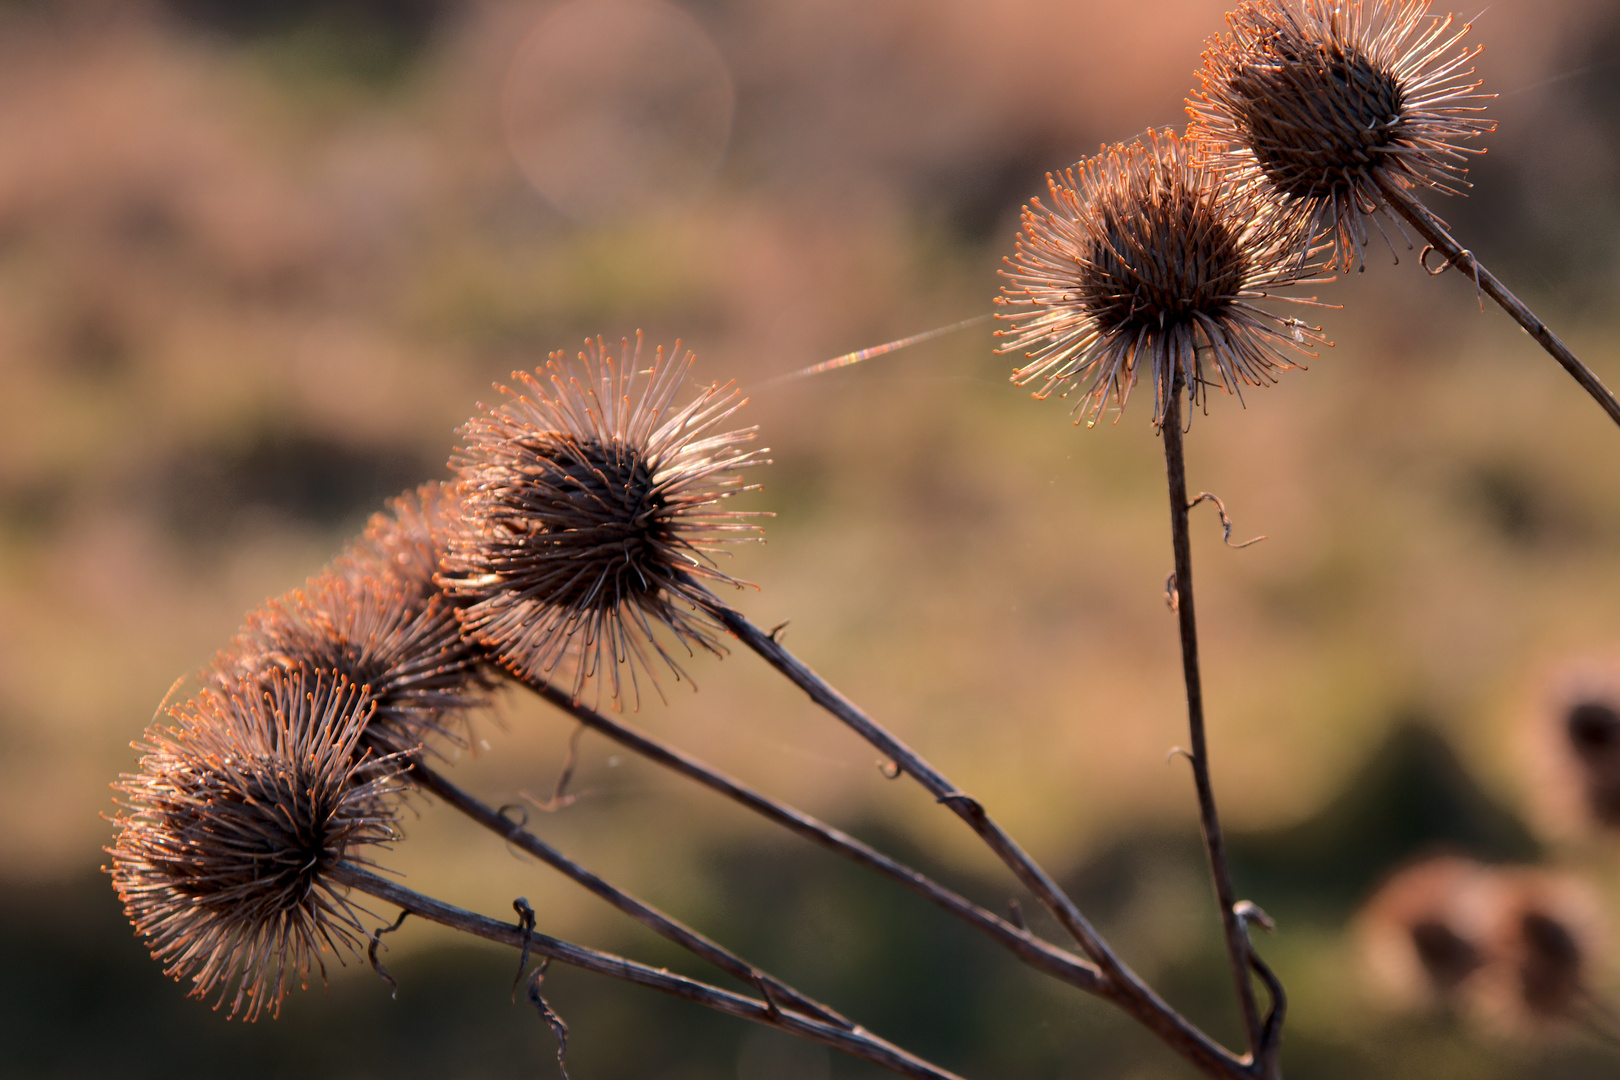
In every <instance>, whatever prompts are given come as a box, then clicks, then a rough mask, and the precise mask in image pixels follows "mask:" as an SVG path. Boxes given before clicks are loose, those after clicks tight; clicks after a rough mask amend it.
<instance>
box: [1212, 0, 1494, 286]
mask: <svg viewBox="0 0 1620 1080" xmlns="http://www.w3.org/2000/svg"><path fill="white" fill-rule="evenodd" d="M1429 3H1430V0H1367V2H1363V0H1304V3H1303V6H1302V7H1298V8H1296V7H1295V6H1294V4H1293V3H1292V2H1291V0H1250V2H1248V3H1245V4H1243V5H1241V6H1240V7H1239V8H1238V9H1237V10H1236V11H1235V12H1233V13H1232V14H1230V15H1228V16H1227V23H1228V24H1229V25H1230V27H1231V32H1230V33H1229V34H1226V35H1224V36H1221V37H1217V38H1213V39H1211V40H1210V42H1209V44H1208V47H1207V49H1206V50H1205V53H1204V65H1203V68H1202V70H1201V71H1200V72H1199V78H1200V80H1201V82H1202V83H1203V88H1202V92H1201V93H1200V94H1198V95H1196V96H1194V97H1193V98H1192V99H1190V100H1189V101H1188V103H1187V111H1188V113H1189V114H1190V115H1191V117H1192V125H1191V127H1190V128H1189V130H1188V137H1189V138H1191V139H1194V140H1196V141H1199V142H1200V143H1202V144H1203V146H1202V149H1203V150H1204V151H1206V152H1208V153H1210V154H1212V155H1213V156H1214V157H1215V158H1216V160H1218V161H1219V162H1220V163H1221V164H1223V165H1225V166H1226V167H1229V168H1233V169H1236V170H1237V171H1238V173H1239V175H1240V176H1244V177H1258V178H1261V179H1263V180H1264V181H1265V182H1266V183H1268V184H1270V185H1271V186H1272V187H1273V188H1274V189H1275V191H1276V192H1277V195H1278V197H1279V198H1280V201H1281V203H1282V205H1283V206H1284V207H1285V208H1286V210H1287V211H1288V212H1289V213H1290V214H1292V215H1294V216H1296V217H1297V219H1298V220H1299V221H1300V223H1301V225H1302V228H1303V231H1304V233H1305V235H1307V236H1309V235H1313V234H1316V233H1317V232H1318V231H1321V232H1325V233H1327V234H1328V236H1329V237H1330V238H1331V240H1332V243H1333V247H1334V252H1333V256H1332V258H1331V259H1330V262H1334V261H1336V262H1338V263H1339V265H1341V266H1342V267H1343V268H1344V269H1346V270H1348V269H1350V267H1351V266H1353V265H1357V264H1359V262H1360V259H1361V250H1362V248H1364V247H1365V246H1366V242H1367V237H1368V231H1367V224H1368V221H1369V220H1374V223H1375V224H1376V221H1375V219H1373V215H1375V214H1377V213H1378V211H1379V209H1380V208H1381V207H1382V206H1383V205H1384V203H1385V196H1384V195H1383V194H1382V193H1381V192H1380V190H1379V184H1380V182H1383V183H1387V184H1390V185H1392V186H1394V187H1397V188H1399V189H1402V190H1413V189H1423V188H1432V189H1435V190H1438V191H1442V192H1445V193H1447V194H1458V193H1460V191H1461V190H1462V189H1463V188H1466V187H1467V186H1468V185H1467V182H1466V181H1465V180H1464V175H1465V174H1466V173H1467V171H1468V170H1467V168H1466V161H1467V155H1469V154H1473V153H1482V152H1483V151H1481V150H1479V149H1477V148H1473V147H1469V146H1467V145H1465V144H1466V141H1467V140H1469V139H1472V138H1475V137H1477V136H1479V135H1482V134H1484V133H1487V132H1490V131H1492V130H1494V129H1495V127H1496V125H1495V123H1494V122H1493V121H1490V120H1487V119H1484V118H1482V117H1481V116H1479V113H1481V112H1482V111H1483V108H1484V107H1483V104H1482V103H1483V102H1484V101H1486V100H1488V98H1489V96H1490V95H1483V94H1478V93H1475V91H1476V90H1477V89H1478V88H1479V85H1480V84H1479V81H1478V80H1476V79H1474V78H1473V74H1474V69H1473V68H1472V67H1468V66H1467V65H1468V64H1469V63H1470V62H1471V61H1472V60H1473V58H1474V57H1475V56H1477V55H1478V52H1479V50H1478V49H1477V48H1475V49H1467V48H1462V47H1460V46H1459V41H1460V39H1461V38H1462V37H1463V35H1464V34H1466V33H1467V31H1468V25H1467V24H1466V23H1464V24H1462V25H1460V26H1459V25H1457V24H1456V23H1455V22H1454V20H1453V17H1452V16H1450V15H1447V16H1445V17H1443V18H1441V17H1436V16H1431V15H1430V14H1429Z"/></svg>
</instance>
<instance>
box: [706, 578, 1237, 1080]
mask: <svg viewBox="0 0 1620 1080" xmlns="http://www.w3.org/2000/svg"><path fill="white" fill-rule="evenodd" d="M708 607H709V610H710V611H711V613H712V614H713V615H714V616H715V617H716V618H717V619H719V620H720V622H721V623H722V625H724V626H725V627H726V629H728V630H730V631H731V632H732V633H733V634H735V635H736V636H737V638H738V639H739V640H740V641H742V642H743V643H744V644H746V645H747V646H748V647H749V648H750V649H753V650H754V652H756V653H758V654H759V656H760V657H761V658H762V659H764V660H765V661H766V663H768V664H770V665H771V666H772V667H774V668H775V669H776V670H777V671H778V672H780V673H781V674H782V675H784V676H786V677H787V679H788V680H789V681H790V682H792V683H793V684H794V685H796V686H798V687H799V689H801V690H803V691H804V692H805V693H806V694H808V695H809V696H810V699H811V700H812V701H814V702H815V703H816V704H817V705H820V706H821V707H822V708H823V709H825V710H826V711H827V712H829V713H831V714H832V715H833V716H835V717H837V718H838V719H839V720H842V721H843V722H844V723H845V724H846V725H848V726H849V727H850V728H852V729H854V731H855V732H856V733H857V734H859V735H860V736H861V737H862V738H864V739H865V740H866V741H867V742H868V743H870V744H871V745H872V746H874V747H875V748H877V750H878V751H879V752H880V753H882V754H883V755H884V756H886V757H887V758H888V759H889V760H890V761H892V762H894V764H895V765H896V767H898V768H899V770H900V771H901V772H904V773H906V774H908V775H909V776H911V777H912V778H913V779H915V780H916V781H917V782H918V783H920V784H921V785H922V786H923V788H924V789H925V790H926V791H927V792H928V793H929V794H930V795H932V796H934V799H935V801H936V802H940V803H943V804H944V805H945V806H947V807H949V808H950V810H951V811H952V812H953V813H955V814H956V816H957V817H959V818H961V819H962V820H963V821H964V822H966V823H967V825H968V827H969V828H971V829H972V830H973V831H974V833H976V834H977V835H978V836H979V838H980V839H981V840H983V841H984V842H985V844H986V845H987V846H988V847H989V848H990V850H992V851H993V852H995V853H996V855H997V857H998V858H1000V859H1001V861H1002V862H1003V863H1004V864H1005V865H1006V866H1007V868H1008V869H1009V870H1011V871H1012V872H1013V874H1014V876H1016V877H1017V878H1018V880H1019V881H1021V882H1023V884H1024V886H1025V888H1027V889H1029V890H1030V892H1032V893H1034V894H1035V897H1036V898H1037V899H1039V900H1040V902H1041V903H1042V905H1044V906H1045V907H1046V909H1047V910H1048V911H1050V912H1051V913H1052V915H1053V917H1054V918H1056V919H1057V920H1058V922H1059V923H1060V924H1061V925H1062V926H1063V928H1064V930H1065V931H1067V932H1068V934H1069V935H1070V936H1071V937H1073V938H1074V940H1075V942H1076V943H1077V944H1079V946H1080V948H1081V949H1082V950H1083V951H1084V952H1085V954H1086V955H1087V956H1089V957H1090V958H1091V959H1092V960H1093V961H1095V962H1096V964H1097V966H1098V968H1099V969H1101V973H1102V978H1103V982H1104V988H1103V990H1102V991H1101V992H1102V993H1103V994H1104V996H1106V997H1108V998H1109V999H1110V1000H1111V1001H1113V1002H1114V1003H1115V1004H1117V1005H1119V1007H1120V1008H1122V1009H1124V1010H1125V1011H1126V1012H1128V1013H1130V1014H1131V1015H1132V1016H1134V1017H1136V1019H1137V1020H1139V1021H1141V1022H1142V1023H1143V1024H1144V1025H1145V1026H1146V1027H1148V1028H1149V1030H1151V1031H1153V1032H1154V1033H1155V1034H1156V1035H1158V1036H1159V1038H1160V1039H1162V1040H1164V1041H1165V1042H1166V1043H1167V1044H1168V1045H1170V1046H1171V1047H1172V1048H1174V1049H1175V1050H1177V1051H1178V1052H1179V1053H1181V1054H1182V1055H1183V1056H1185V1057H1186V1058H1187V1059H1188V1060H1190V1061H1192V1062H1193V1063H1194V1064H1196V1065H1198V1066H1199V1067H1200V1068H1202V1069H1203V1070H1204V1071H1205V1072H1206V1073H1208V1074H1209V1075H1212V1076H1246V1075H1250V1073H1249V1069H1248V1066H1247V1064H1246V1063H1245V1062H1243V1061H1242V1060H1240V1059H1238V1058H1236V1057H1234V1056H1233V1055H1232V1054H1231V1052H1230V1051H1228V1050H1226V1049H1225V1048H1224V1047H1222V1046H1221V1045H1220V1044H1218V1043H1216V1042H1214V1041H1213V1040H1212V1039H1210V1038H1209V1036H1207V1035H1205V1034H1204V1033H1203V1032H1202V1031H1199V1030H1198V1029H1197V1028H1196V1027H1194V1026H1193V1025H1192V1024H1190V1023H1188V1022H1187V1020H1186V1018H1184V1017H1183V1016H1181V1014H1180V1013H1178V1012H1176V1011H1175V1010H1174V1009H1172V1008H1171V1007H1170V1006H1169V1005H1168V1004H1166V1003H1165V1001H1164V1000H1163V999H1162V998H1160V997H1159V996H1158V994H1156V993H1155V992H1154V991H1153V990H1152V988H1151V987H1149V986H1148V985H1147V984H1146V983H1144V982H1143V981H1142V980H1141V978H1140V977H1139V976H1138V975H1137V974H1136V973H1135V972H1134V971H1132V970H1131V969H1130V968H1129V967H1127V966H1126V965H1125V964H1124V963H1123V962H1122V961H1121V960H1120V959H1119V958H1118V957H1117V956H1115V955H1114V952H1113V950H1112V949H1111V948H1110V947H1109V946H1108V943H1107V942H1106V941H1104V940H1103V938H1102V936H1101V935H1100V934H1098V933H1097V931H1096V929H1095V928H1094V927H1092V925H1091V923H1090V921H1089V920H1087V919H1086V917H1085V916H1084V915H1082V914H1081V913H1080V909H1079V908H1078V907H1076V906H1075V903H1074V901H1073V900H1071V899H1070V898H1069V897H1068V895H1067V894H1065V893H1064V892H1063V890H1062V888H1060V887H1059V886H1058V884H1057V882H1056V881H1054V880H1053V879H1052V877H1051V875H1049V874H1048V873H1047V872H1046V871H1045V870H1044V869H1042V868H1041V867H1040V865H1039V864H1038V863H1036V862H1035V860H1034V859H1032V858H1031V857H1030V856H1029V854H1028V853H1027V852H1026V851H1024V849H1023V848H1021V847H1019V846H1018V844H1017V842H1016V841H1014V840H1013V838H1012V837H1011V836H1009V835H1007V833H1006V831H1005V830H1003V829H1002V828H1001V826H1000V825H998V824H997V823H996V822H995V820H994V819H993V818H991V817H990V815H989V814H988V813H987V812H986V811H985V809H984V807H983V806H982V805H981V804H980V803H979V801H978V800H977V799H975V798H973V797H972V796H970V795H967V794H964V793H963V792H961V791H959V790H957V788H956V786H955V785H953V784H952V783H951V782H950V781H949V780H947V779H946V778H945V777H944V776H943V775H941V774H940V773H939V771H938V770H936V769H935V768H934V767H933V766H932V765H930V764H928V762H926V761H924V760H923V759H922V758H921V757H920V756H918V754H917V753H916V752H915V751H913V750H912V749H911V748H910V747H908V746H906V745H905V744H904V743H902V742H901V741H900V740H899V739H897V738H895V737H894V736H893V735H891V734H889V732H887V731H885V730H884V729H883V728H882V727H880V726H878V724H876V723H875V722H874V721H873V720H872V719H871V718H870V717H868V716H867V715H866V714H865V713H863V712H861V710H860V709H858V708H856V707H855V705H854V704H853V703H852V702H850V701H849V699H848V698H846V697H844V696H843V695H842V694H840V693H839V692H838V691H837V690H835V689H833V688H832V687H831V686H830V685H828V684H827V683H826V682H825V681H824V680H823V679H822V678H821V677H820V676H819V675H817V674H816V673H815V672H814V671H812V670H810V668H808V667H806V666H805V665H804V664H803V663H801V662H800V661H799V660H798V658H797V657H795V656H794V655H793V654H792V653H790V652H788V651H787V650H786V649H784V648H783V647H782V645H781V643H780V642H778V641H777V640H776V639H775V638H774V637H772V636H771V635H770V634H768V633H766V632H765V631H763V630H761V629H760V628H759V627H757V626H755V625H754V624H753V623H752V622H750V621H749V619H748V617H747V616H745V615H743V614H742V613H741V612H739V611H736V610H735V609H733V608H731V607H728V606H727V605H726V604H725V603H723V602H722V601H721V600H719V599H718V598H716V597H713V596H711V597H710V598H709V601H708Z"/></svg>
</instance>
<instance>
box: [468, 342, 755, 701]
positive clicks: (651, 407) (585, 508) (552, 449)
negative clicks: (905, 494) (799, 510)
mask: <svg viewBox="0 0 1620 1080" xmlns="http://www.w3.org/2000/svg"><path fill="white" fill-rule="evenodd" d="M642 362H643V361H642V359H641V338H640V335H637V338H636V345H635V348H634V352H632V351H631V347H630V345H629V343H628V342H625V343H624V346H623V348H622V350H621V355H620V357H619V359H618V360H617V361H615V360H614V359H613V358H612V357H611V356H609V355H608V354H607V353H606V351H605V350H604V349H603V347H602V344H601V342H600V341H597V342H595V343H590V342H587V343H586V350H585V352H582V353H580V354H579V358H578V361H577V363H570V362H568V360H567V359H566V357H565V356H564V354H562V353H554V354H552V356H551V359H550V360H549V362H548V363H547V364H546V365H545V366H544V367H542V368H540V369H538V370H537V371H536V372H535V373H534V375H530V374H528V373H527V372H518V373H514V374H513V378H514V379H515V380H517V381H518V384H519V385H518V387H517V389H515V390H512V389H507V388H505V387H501V388H500V390H501V393H502V394H503V395H505V400H504V401H503V402H502V403H500V404H498V405H496V406H494V407H485V411H484V412H483V414H482V415H479V416H476V417H474V418H473V419H472V420H470V421H468V423H467V425H466V426H465V427H463V428H462V436H463V438H464V439H465V446H464V447H463V449H462V450H461V451H460V453H459V455H458V456H457V457H456V458H455V459H454V460H453V461H452V462H451V464H452V465H453V466H454V467H455V469H456V470H457V472H458V473H459V475H460V478H461V482H462V490H463V493H464V501H463V507H462V508H463V515H462V518H461V520H460V521H459V522H458V524H457V526H456V528H454V529H453V530H452V531H451V534H450V540H449V549H448V552H447V553H446V555H445V559H444V564H443V573H442V574H441V575H440V578H439V580H440V583H441V584H442V585H443V586H444V588H445V590H446V591H447V592H448V593H449V594H450V595H451V596H452V597H454V598H455V599H456V601H457V603H458V605H460V606H459V608H458V614H459V616H460V617H461V620H462V626H463V629H464V630H465V632H466V633H467V634H468V635H469V636H470V637H473V638H474V639H476V640H477V641H479V642H482V643H483V644H484V645H486V646H487V647H488V648H489V649H490V650H491V651H492V652H494V653H495V654H496V655H497V656H498V657H499V659H500V660H501V662H502V663H504V664H506V665H507V666H509V667H510V668H511V669H512V670H513V671H514V672H515V673H516V674H518V675H519V676H520V677H523V678H529V679H545V678H550V677H551V676H552V675H553V673H554V672H555V671H556V670H557V669H558V668H559V667H561V668H562V669H563V670H564V672H565V676H564V677H565V678H567V679H569V680H571V682H572V691H573V694H574V696H575V698H578V697H579V696H580V695H581V694H582V693H583V691H584V687H585V684H586V682H587V681H590V680H595V685H596V687H597V693H598V694H600V692H601V687H602V684H603V682H606V683H607V685H608V687H609V688H610V691H611V697H612V700H613V702H614V704H615V705H616V706H617V705H618V704H619V702H620V701H621V699H622V691H623V686H622V684H621V676H620V671H619V668H620V666H621V665H623V666H625V667H626V668H628V669H629V685H630V689H631V691H632V694H633V695H635V696H636V698H637V700H639V683H638V676H637V671H638V669H639V670H640V671H642V672H645V673H647V674H648V675H649V676H650V677H651V678H652V680H653V683H654V686H655V687H656V686H657V678H656V672H655V671H654V670H653V667H652V659H653V657H652V654H654V653H656V654H657V656H658V657H659V658H661V659H662V661H663V663H664V664H666V665H667V666H668V667H669V668H670V670H671V671H673V672H674V673H675V674H676V676H677V678H679V677H681V676H682V675H683V674H684V673H683V672H682V669H681V667H680V665H679V663H678V662H677V660H676V658H675V657H674V656H672V655H671V654H670V651H669V650H668V648H666V643H665V642H664V641H661V640H660V634H661V633H667V634H668V635H669V636H670V637H672V638H673V639H674V641H675V642H677V643H679V645H680V646H681V647H683V648H684V649H685V650H686V651H687V652H688V653H690V652H691V651H692V650H693V649H694V648H701V649H704V650H707V651H709V652H713V653H716V654H719V653H720V652H721V651H722V647H721V645H720V642H719V639H718V637H717V636H716V635H715V630H716V629H717V624H716V623H715V621H714V619H713V617H712V615H711V612H710V606H711V602H712V600H711V597H710V594H709V592H708V590H707V588H706V587H705V586H704V585H703V584H701V579H707V580H709V581H720V582H726V583H728V584H738V583H737V582H736V581H734V580H733V579H732V578H731V577H729V576H727V575H726V574H724V573H722V572H721V571H720V570H719V569H718V568H717V567H716V566H715V564H714V561H713V558H712V555H713V553H714V552H716V551H718V550H719V548H720V545H722V544H723V543H725V542H727V541H731V540H739V539H752V538H754V534H757V532H758V529H757V528H756V527H755V526H753V525H750V524H747V523H746V521H745V518H747V517H748V516H750V515H747V514H742V513H738V512H735V511H728V510H725V509H722V501H723V500H724V499H726V498H727V497H728V496H730V495H732V494H735V493H736V492H737V491H740V490H745V487H744V485H743V483H742V481H741V479H739V477H738V476H737V472H736V471H737V470H738V469H740V468H742V467H743V466H747V465H753V464H757V463H759V461H760V458H759V456H758V452H755V451H749V450H746V449H744V447H745V446H746V444H748V443H750V442H752V441H753V439H754V434H755V433H754V429H753V428H746V429H743V430H736V431H726V430H722V425H724V424H725V422H726V421H727V420H729V419H730V417H731V415H732V414H733V413H734V412H735V411H736V410H737V408H738V407H739V406H740V405H741V404H742V399H741V397H740V396H739V392H738V391H737V390H736V389H734V388H732V387H731V386H730V385H729V384H728V385H727V386H724V387H721V386H713V385H711V386H709V387H707V388H705V389H703V390H702V391H701V392H700V393H699V394H698V395H697V397H696V398H695V399H693V400H692V401H690V402H688V403H687V404H685V405H682V406H678V407H677V406H676V404H675V399H676V395H677V394H678V392H679V391H680V388H681V385H682V383H683V382H684V380H685V378H686V375H687V373H688V371H689V370H690V369H691V366H692V357H691V354H690V353H683V352H682V351H681V348H680V344H679V342H677V343H676V345H675V348H674V349H673V350H671V352H670V353H669V354H668V355H666V354H665V353H664V350H663V349H662V348H659V349H658V350H657V351H656V353H655V355H654V357H653V360H652V366H651V367H650V368H648V369H647V370H645V371H641V370H638V368H639V367H640V365H641V363H642ZM660 628H662V629H660Z"/></svg>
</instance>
